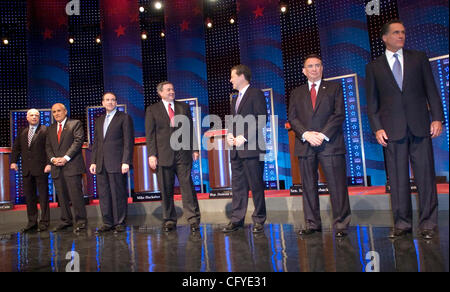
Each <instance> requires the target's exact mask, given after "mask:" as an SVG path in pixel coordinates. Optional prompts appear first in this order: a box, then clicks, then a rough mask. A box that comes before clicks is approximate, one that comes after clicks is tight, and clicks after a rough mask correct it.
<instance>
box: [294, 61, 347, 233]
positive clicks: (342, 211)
mask: <svg viewBox="0 0 450 292" xmlns="http://www.w3.org/2000/svg"><path fill="white" fill-rule="evenodd" d="M303 74H304V75H305V76H306V77H307V78H308V83H307V84H304V85H302V86H300V87H297V88H296V89H294V90H293V91H292V93H291V96H290V100H289V122H290V124H291V127H292V130H293V131H294V132H295V155H296V156H298V159H299V164H300V173H301V175H302V187H303V212H304V214H305V223H306V228H305V229H303V230H300V232H299V234H300V235H309V234H312V233H315V232H320V231H321V230H322V223H321V219H320V206H319V193H318V185H317V183H318V166H319V163H320V164H321V165H322V169H323V171H324V173H325V177H326V179H327V185H328V190H329V192H330V199H331V207H332V211H333V228H334V230H335V235H336V237H343V236H345V235H346V232H347V229H348V225H349V224H350V218H351V212H350V203H349V197H348V189H347V171H346V161H345V153H346V149H345V143H344V135H343V130H342V125H343V123H344V120H345V108H344V96H343V94H342V87H341V85H340V84H338V83H334V82H327V81H324V80H322V75H323V65H322V59H321V58H320V56H318V55H309V56H307V57H306V59H305V62H304V64H303Z"/></svg>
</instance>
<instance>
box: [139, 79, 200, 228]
mask: <svg viewBox="0 0 450 292" xmlns="http://www.w3.org/2000/svg"><path fill="white" fill-rule="evenodd" d="M156 90H157V92H158V94H159V96H160V97H161V101H160V102H157V103H155V104H153V105H151V106H149V107H148V108H147V111H146V113H145V134H146V139H147V155H148V163H149V166H150V168H151V169H153V170H156V172H157V177H158V186H159V190H160V192H161V198H162V209H163V220H164V223H163V230H164V231H165V232H170V231H173V230H175V229H176V224H177V213H176V211H175V204H174V198H173V196H174V191H173V187H174V183H175V174H176V175H177V178H178V181H179V182H180V190H181V196H182V202H183V213H184V215H185V217H186V219H187V221H188V222H189V224H190V227H191V231H192V232H197V231H198V230H199V224H200V208H199V205H198V201H197V193H196V192H195V189H194V183H193V181H192V177H191V170H192V161H193V160H197V159H198V157H199V153H198V151H196V150H194V149H197V147H196V141H195V137H194V135H193V129H194V128H193V127H194V125H193V122H192V114H191V109H190V107H189V105H187V104H186V103H184V102H178V101H175V89H174V87H173V84H172V83H170V82H168V81H165V82H161V83H160V84H158V86H157V87H156ZM178 118H180V119H183V118H184V120H185V121H188V125H183V123H181V128H180V125H179V124H178V123H177V122H176V121H177V120H178ZM185 126H188V127H185ZM183 129H185V130H186V133H183V135H182V136H181V139H176V140H177V141H171V139H172V138H173V137H174V136H175V135H173V134H174V132H179V131H180V130H181V131H184V130H183ZM184 139H188V140H189V141H184ZM180 140H181V141H180ZM171 142H180V144H183V145H187V147H186V148H185V147H181V149H174V148H173V147H172V143H171Z"/></svg>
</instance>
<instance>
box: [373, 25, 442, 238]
mask: <svg viewBox="0 0 450 292" xmlns="http://www.w3.org/2000/svg"><path fill="white" fill-rule="evenodd" d="M381 37H382V39H383V42H384V43H385V45H386V53H385V54H384V55H382V56H380V57H379V58H377V59H376V60H374V61H372V62H371V63H369V64H368V65H367V66H366V93H367V110H368V115H369V122H370V126H371V128H372V131H373V132H374V133H375V136H376V139H377V142H378V143H379V144H380V145H382V146H383V147H384V148H385V159H386V167H387V169H386V170H387V174H388V177H389V183H390V187H391V205H392V213H393V217H394V228H393V229H392V230H391V232H390V234H389V238H396V237H400V236H403V235H406V234H407V233H411V231H412V204H411V192H410V184H409V161H411V165H412V169H413V172H414V177H415V181H416V184H417V188H418V191H419V220H418V221H419V231H420V234H421V236H422V237H423V238H425V239H431V238H433V236H434V233H435V231H436V229H437V219H438V218H437V216H438V207H437V205H438V201H437V189H436V175H435V170H434V157H433V147H432V143H431V139H432V138H436V137H438V136H439V135H440V134H441V133H442V123H443V121H444V113H443V108H442V102H441V98H440V96H439V93H438V90H437V88H436V84H435V81H434V78H433V73H432V71H431V66H430V63H429V60H428V58H427V56H426V54H425V53H423V52H419V51H412V50H407V49H403V47H404V45H405V39H406V35H405V27H404V26H403V23H402V22H401V21H399V20H392V21H389V22H388V23H386V24H385V25H384V26H383V28H382V30H381Z"/></svg>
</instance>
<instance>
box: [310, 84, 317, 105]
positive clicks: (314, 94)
mask: <svg viewBox="0 0 450 292" xmlns="http://www.w3.org/2000/svg"><path fill="white" fill-rule="evenodd" d="M316 100H317V92H316V84H315V83H313V84H312V85H311V102H312V107H313V110H314V109H315V108H316Z"/></svg>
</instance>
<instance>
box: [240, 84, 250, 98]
mask: <svg viewBox="0 0 450 292" xmlns="http://www.w3.org/2000/svg"><path fill="white" fill-rule="evenodd" d="M249 87H250V84H248V85H247V86H245V87H244V88H242V89H241V90H239V93H240V94H241V96H244V94H245V92H247V89H248V88H249Z"/></svg>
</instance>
